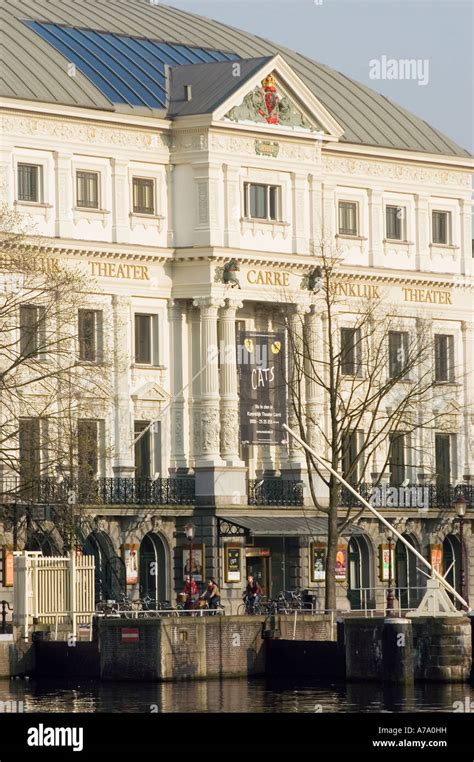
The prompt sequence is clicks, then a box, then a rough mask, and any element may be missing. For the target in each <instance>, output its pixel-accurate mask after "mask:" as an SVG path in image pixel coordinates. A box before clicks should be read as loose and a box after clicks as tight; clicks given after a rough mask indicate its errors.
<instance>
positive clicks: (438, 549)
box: [430, 545, 443, 574]
mask: <svg viewBox="0 0 474 762" xmlns="http://www.w3.org/2000/svg"><path fill="white" fill-rule="evenodd" d="M430 563H431V566H432V567H433V569H434V570H435V571H437V572H438V574H443V546H442V545H430Z"/></svg>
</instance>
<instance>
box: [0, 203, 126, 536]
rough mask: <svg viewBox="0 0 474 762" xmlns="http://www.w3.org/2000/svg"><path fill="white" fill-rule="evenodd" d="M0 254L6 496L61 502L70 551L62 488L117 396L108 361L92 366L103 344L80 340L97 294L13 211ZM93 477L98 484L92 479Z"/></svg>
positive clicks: (59, 521)
mask: <svg viewBox="0 0 474 762" xmlns="http://www.w3.org/2000/svg"><path fill="white" fill-rule="evenodd" d="M0 248H1V251H0V471H1V473H2V476H3V487H2V492H3V494H4V496H5V495H7V496H10V500H11V501H12V502H13V501H18V500H21V501H22V502H24V503H27V502H30V503H33V502H50V503H53V502H57V501H58V499H59V498H58V495H60V494H61V505H56V508H57V515H56V517H55V524H56V531H57V532H59V534H60V535H62V536H63V539H64V542H65V544H66V545H70V544H71V542H72V532H73V523H74V510H75V508H74V500H70V502H68V501H67V499H66V496H65V492H64V490H62V491H61V490H58V489H56V488H55V487H54V485H55V484H57V485H59V484H61V483H64V482H65V478H67V480H69V481H70V480H71V479H74V478H75V477H77V475H78V469H79V467H80V465H81V462H80V457H81V456H80V452H79V448H78V438H79V433H80V432H79V430H78V426H79V421H80V419H84V418H85V419H87V418H94V417H100V415H99V416H98V415H97V411H100V410H103V409H104V406H105V402H106V400H107V399H108V398H110V394H111V383H110V382H111V379H110V363H108V362H107V357H106V352H104V351H103V350H102V349H101V351H100V353H99V352H98V351H96V352H95V356H94V357H93V358H92V359H91V360H88V359H87V350H88V349H89V350H90V347H91V346H92V345H93V344H94V341H95V338H94V336H93V335H92V334H91V335H90V336H88V334H87V325H86V326H85V328H84V326H83V329H82V333H80V332H79V315H80V310H81V308H82V307H83V306H84V303H85V300H86V295H89V294H90V293H91V292H95V291H97V290H98V289H97V285H96V283H95V282H94V281H93V280H92V279H91V278H90V277H89V276H87V275H86V274H84V273H83V272H82V271H81V270H80V269H79V268H78V267H77V266H74V264H73V263H72V262H67V261H60V260H59V259H58V258H56V257H55V256H54V253H51V251H49V252H48V250H47V249H46V248H45V245H44V242H42V241H41V239H39V238H37V237H35V236H34V235H32V234H31V232H30V229H29V226H28V221H27V220H25V218H23V217H21V216H20V215H18V214H17V213H16V212H15V211H11V210H10V209H8V208H6V207H3V208H1V209H0ZM81 342H83V343H84V342H85V344H86V345H87V346H86V347H83V346H81ZM20 451H23V453H26V454H27V457H23V458H20ZM83 460H84V459H83ZM84 476H85V478H86V481H90V478H91V476H93V474H92V473H89V474H85V475H84ZM56 477H57V478H56Z"/></svg>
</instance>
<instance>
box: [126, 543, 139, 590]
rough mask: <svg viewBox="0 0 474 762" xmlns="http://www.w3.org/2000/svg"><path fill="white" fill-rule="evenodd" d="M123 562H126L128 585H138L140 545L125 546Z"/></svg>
mask: <svg viewBox="0 0 474 762" xmlns="http://www.w3.org/2000/svg"><path fill="white" fill-rule="evenodd" d="M123 560H124V562H125V582H126V584H127V585H136V584H137V582H138V545H124V546H123Z"/></svg>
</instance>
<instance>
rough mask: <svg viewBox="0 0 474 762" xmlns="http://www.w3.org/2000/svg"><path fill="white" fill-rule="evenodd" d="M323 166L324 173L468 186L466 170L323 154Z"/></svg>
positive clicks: (468, 177) (469, 181) (468, 179)
mask: <svg viewBox="0 0 474 762" xmlns="http://www.w3.org/2000/svg"><path fill="white" fill-rule="evenodd" d="M323 167H324V172H325V173H326V174H333V173H338V174H341V173H342V174H349V175H369V176H371V177H383V178H391V179H394V180H406V181H408V182H416V183H420V185H421V184H425V185H426V184H430V183H431V184H434V185H458V186H462V187H465V188H468V187H470V185H471V180H470V176H469V175H468V174H467V173H466V172H462V173H461V172H450V171H449V170H445V169H430V168H427V167H412V166H405V165H402V164H395V163H389V162H385V161H366V160H364V159H348V158H345V157H342V156H323Z"/></svg>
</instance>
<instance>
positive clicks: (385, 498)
mask: <svg viewBox="0 0 474 762" xmlns="http://www.w3.org/2000/svg"><path fill="white" fill-rule="evenodd" d="M377 489H378V490H379V492H378V493H375V492H374V490H375V488H374V486H373V485H372V484H362V485H359V487H358V492H359V493H360V495H361V496H362V497H363V498H364V499H365V500H367V501H369V502H370V500H371V498H372V503H371V504H373V506H374V508H408V509H410V508H411V509H416V510H423V509H425V510H426V509H429V508H435V509H436V508H438V509H442V510H447V509H450V508H452V507H453V505H452V504H453V500H454V498H455V497H457V496H458V495H460V494H461V495H463V496H464V497H465V498H466V500H467V502H468V504H469V505H468V510H472V509H473V508H474V504H473V501H474V485H472V484H456V485H453V484H450V485H449V486H447V487H437V486H436V485H435V484H412V485H409V486H408V487H397V488H395V492H393V493H392V492H389V490H390V489H392V488H390V487H386V488H385V489H384V488H383V487H381V486H379V487H378V488H377ZM340 505H341V506H342V507H344V508H358V507H362V504H361V502H360V500H357V498H356V497H355V496H354V495H353V494H352V492H349V490H348V489H345V488H342V489H341V499H340Z"/></svg>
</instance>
